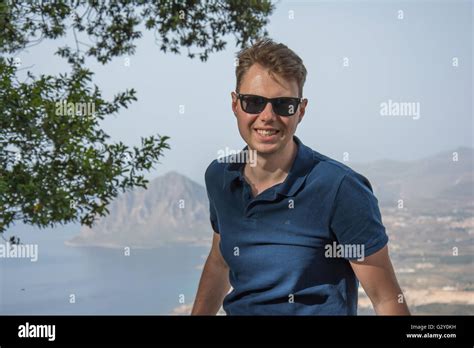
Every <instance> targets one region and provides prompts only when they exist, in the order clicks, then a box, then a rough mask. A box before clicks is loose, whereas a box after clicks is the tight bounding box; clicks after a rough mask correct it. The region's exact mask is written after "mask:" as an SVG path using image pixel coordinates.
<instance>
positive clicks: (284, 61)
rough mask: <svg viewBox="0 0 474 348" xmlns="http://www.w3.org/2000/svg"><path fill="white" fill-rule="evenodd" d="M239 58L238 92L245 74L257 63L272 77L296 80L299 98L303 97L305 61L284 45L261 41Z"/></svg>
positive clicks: (237, 69) (242, 51)
mask: <svg viewBox="0 0 474 348" xmlns="http://www.w3.org/2000/svg"><path fill="white" fill-rule="evenodd" d="M237 58H238V64H237V67H236V68H235V76H236V78H237V86H236V91H237V92H239V88H240V85H241V83H242V79H243V77H244V75H245V73H246V72H247V71H248V70H249V69H250V67H251V66H252V65H254V64H255V63H257V64H260V65H262V66H263V67H265V68H267V69H268V70H269V73H270V75H272V76H274V75H278V76H280V77H283V78H284V79H287V80H295V81H296V83H297V84H298V90H299V97H300V98H301V97H302V96H303V85H304V83H305V81H306V74H307V71H306V68H305V66H304V64H303V60H302V59H301V58H300V57H299V56H298V55H297V54H296V53H295V52H293V51H292V50H291V49H289V48H288V47H287V46H285V45H284V44H282V43H276V42H274V41H273V40H272V39H260V40H258V41H257V42H255V43H254V44H253V45H252V46H250V47H246V48H244V49H242V50H241V51H240V52H238V53H237Z"/></svg>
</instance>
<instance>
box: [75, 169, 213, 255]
mask: <svg viewBox="0 0 474 348" xmlns="http://www.w3.org/2000/svg"><path fill="white" fill-rule="evenodd" d="M108 209H109V211H110V214H109V215H107V216H106V217H103V218H101V219H100V220H98V221H97V222H96V223H95V224H94V225H93V227H92V228H89V227H83V228H82V229H81V232H80V234H79V235H78V236H76V237H74V238H73V239H71V240H70V241H68V242H67V244H68V245H70V246H86V245H88V246H102V247H124V246H129V247H140V248H154V247H158V246H162V245H166V244H170V243H186V244H201V243H206V244H207V243H209V241H210V239H211V238H212V229H211V227H210V223H209V208H208V200H207V195H206V191H205V189H204V187H202V186H201V185H199V184H198V183H196V182H194V181H192V180H190V179H188V178H187V177H185V176H183V175H181V174H179V173H176V172H169V173H167V174H166V175H163V176H161V177H158V178H156V179H154V180H152V181H150V183H149V184H148V189H147V190H145V189H137V190H134V191H130V192H127V193H125V194H123V195H121V196H119V197H117V198H116V199H115V200H114V201H113V202H112V203H111V204H110V206H109V207H108Z"/></svg>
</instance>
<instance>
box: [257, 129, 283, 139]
mask: <svg viewBox="0 0 474 348" xmlns="http://www.w3.org/2000/svg"><path fill="white" fill-rule="evenodd" d="M255 131H256V132H257V133H258V134H260V135H262V136H264V137H268V136H272V135H275V134H277V133H278V132H279V130H276V129H255Z"/></svg>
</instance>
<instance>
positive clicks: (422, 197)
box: [349, 147, 474, 211]
mask: <svg viewBox="0 0 474 348" xmlns="http://www.w3.org/2000/svg"><path fill="white" fill-rule="evenodd" d="M473 150H474V149H473V148H469V147H460V148H457V149H455V150H453V151H445V152H441V153H438V154H436V155H434V156H431V157H427V158H423V159H420V160H415V161H405V162H402V161H392V160H380V161H374V162H371V163H354V164H349V166H351V167H352V168H354V169H355V170H357V171H359V172H360V173H362V174H363V175H364V176H366V177H367V178H368V179H369V180H370V182H371V183H372V186H373V188H374V191H375V195H376V196H377V198H378V200H379V204H380V206H381V207H385V206H386V207H393V206H396V205H397V201H398V200H399V199H403V201H404V205H405V206H410V207H411V208H413V209H414V210H418V211H422V210H425V211H429V210H433V209H435V210H436V211H439V210H440V209H446V208H450V207H451V208H456V207H464V206H466V205H472V204H473V203H474V202H473V197H474V164H473V159H474V151H473ZM454 152H456V153H457V161H454V160H453V153H454Z"/></svg>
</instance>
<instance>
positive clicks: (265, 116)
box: [258, 102, 276, 121]
mask: <svg viewBox="0 0 474 348" xmlns="http://www.w3.org/2000/svg"><path fill="white" fill-rule="evenodd" d="M258 117H259V118H261V119H262V120H263V121H269V120H271V119H272V118H275V117H276V114H275V113H274V112H273V105H272V103H270V102H268V103H267V105H265V109H263V110H262V112H261V113H260V114H259V116H258Z"/></svg>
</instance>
